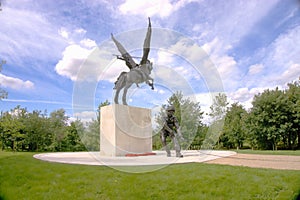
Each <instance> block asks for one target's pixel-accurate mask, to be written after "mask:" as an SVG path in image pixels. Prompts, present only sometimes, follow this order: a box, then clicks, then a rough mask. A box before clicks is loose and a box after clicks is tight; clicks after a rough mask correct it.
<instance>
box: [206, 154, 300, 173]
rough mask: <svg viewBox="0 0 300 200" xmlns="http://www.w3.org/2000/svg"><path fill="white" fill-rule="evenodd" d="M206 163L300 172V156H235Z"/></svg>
mask: <svg viewBox="0 0 300 200" xmlns="http://www.w3.org/2000/svg"><path fill="white" fill-rule="evenodd" d="M206 163H211V164H223V165H234V166H247V167H255V168H269V169H286V170H300V156H282V155H257V154H235V155H232V156H230V157H224V158H220V159H215V160H210V161H207V162H206Z"/></svg>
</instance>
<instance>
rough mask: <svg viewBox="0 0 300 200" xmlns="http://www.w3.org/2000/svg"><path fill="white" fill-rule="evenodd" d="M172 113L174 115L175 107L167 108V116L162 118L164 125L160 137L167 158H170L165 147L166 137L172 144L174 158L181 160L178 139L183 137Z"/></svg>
mask: <svg viewBox="0 0 300 200" xmlns="http://www.w3.org/2000/svg"><path fill="white" fill-rule="evenodd" d="M174 113H175V107H174V106H169V107H168V108H167V115H166V116H165V117H164V122H163V123H164V125H163V128H162V129H161V133H160V137H161V141H162V144H163V147H164V149H165V150H166V152H167V156H168V157H170V156H171V152H170V149H169V147H168V145H167V137H170V138H171V140H172V142H173V143H174V148H175V151H176V157H180V158H182V157H183V155H182V154H181V153H180V151H181V148H180V144H179V141H178V140H179V138H180V139H183V137H182V135H181V132H180V126H179V122H178V120H177V118H176V117H175V115H174Z"/></svg>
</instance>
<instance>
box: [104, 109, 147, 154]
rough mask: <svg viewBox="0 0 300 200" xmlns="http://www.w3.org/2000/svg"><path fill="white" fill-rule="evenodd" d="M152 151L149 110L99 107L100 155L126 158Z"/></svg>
mask: <svg viewBox="0 0 300 200" xmlns="http://www.w3.org/2000/svg"><path fill="white" fill-rule="evenodd" d="M151 151H152V125H151V110H150V109H146V108H138V107H132V106H126V105H120V104H113V105H109V106H104V107H101V123H100V154H101V155H104V156H126V155H127V154H143V153H148V152H151Z"/></svg>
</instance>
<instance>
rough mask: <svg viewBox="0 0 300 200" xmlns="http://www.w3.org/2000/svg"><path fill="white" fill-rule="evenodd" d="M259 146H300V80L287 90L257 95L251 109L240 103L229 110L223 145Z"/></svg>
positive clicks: (259, 147) (225, 123)
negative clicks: (247, 109)
mask: <svg viewBox="0 0 300 200" xmlns="http://www.w3.org/2000/svg"><path fill="white" fill-rule="evenodd" d="M243 145H247V146H249V147H251V148H255V149H271V150H277V149H278V148H280V149H300V81H295V82H293V83H289V84H288V88H287V89H285V90H279V89H278V88H276V89H274V90H269V89H268V90H265V91H264V92H263V93H261V94H257V95H255V96H254V99H253V102H252V108H251V109H250V110H249V111H248V112H247V111H246V110H245V109H244V108H243V107H242V106H241V105H239V104H238V103H234V104H232V105H231V106H230V107H229V109H228V110H227V112H226V115H225V121H224V127H223V131H222V134H221V137H220V140H219V146H220V147H225V148H243Z"/></svg>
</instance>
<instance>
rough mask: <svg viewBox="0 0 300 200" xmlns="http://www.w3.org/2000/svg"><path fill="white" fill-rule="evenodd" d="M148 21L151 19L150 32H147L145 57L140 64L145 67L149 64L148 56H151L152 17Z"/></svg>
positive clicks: (144, 49)
mask: <svg viewBox="0 0 300 200" xmlns="http://www.w3.org/2000/svg"><path fill="white" fill-rule="evenodd" d="M148 19H149V24H148V30H147V34H146V38H145V40H144V48H143V57H142V60H141V62H140V64H141V65H144V64H146V63H147V61H148V55H149V52H150V40H151V33H152V29H151V21H150V17H149V18H148Z"/></svg>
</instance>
